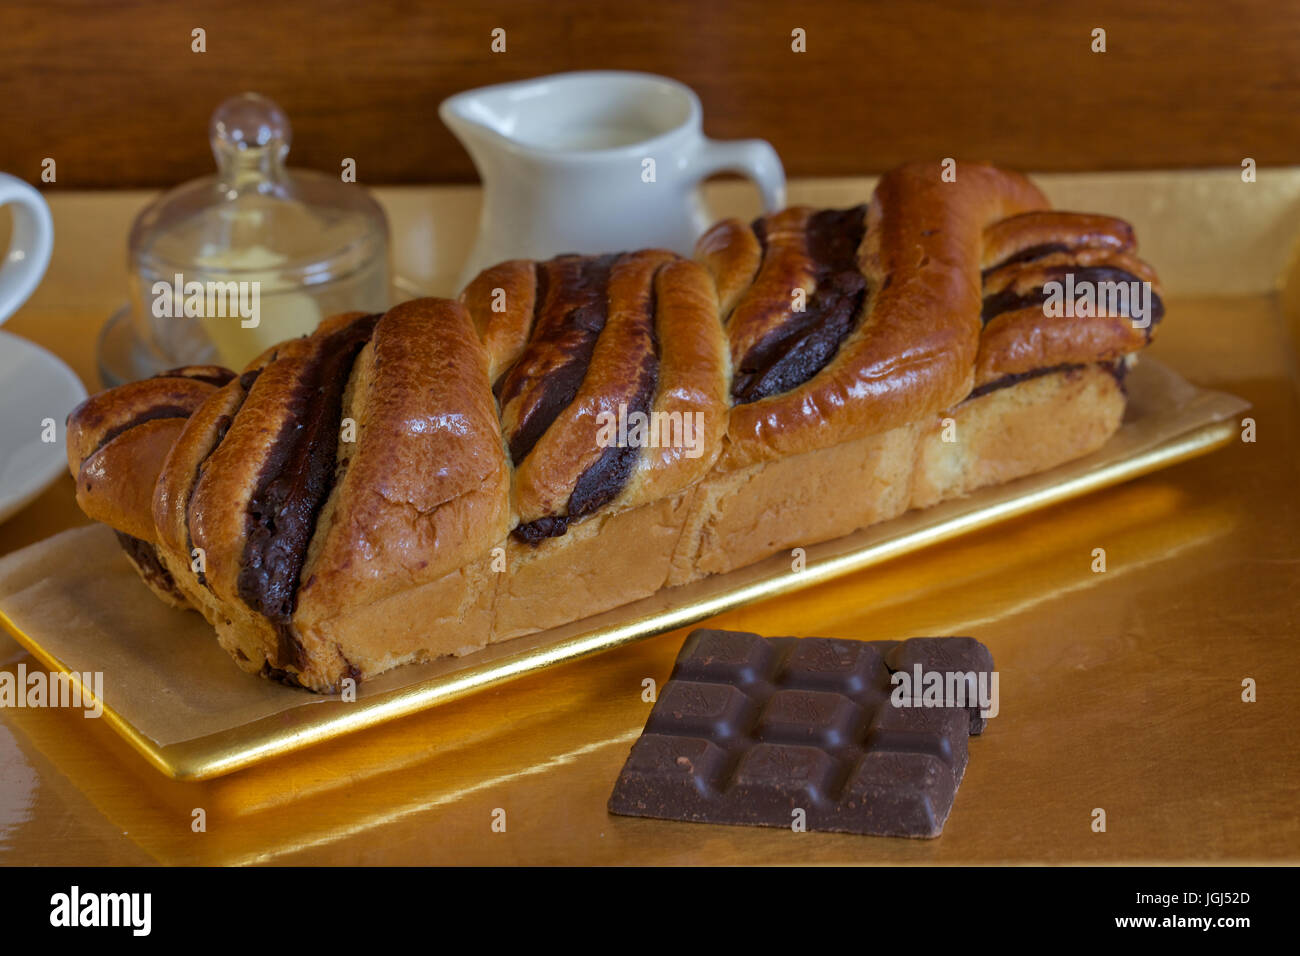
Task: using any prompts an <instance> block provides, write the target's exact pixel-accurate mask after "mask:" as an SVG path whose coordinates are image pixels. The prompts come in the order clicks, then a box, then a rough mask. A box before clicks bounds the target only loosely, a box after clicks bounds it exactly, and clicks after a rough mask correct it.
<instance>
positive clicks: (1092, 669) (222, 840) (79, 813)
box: [0, 189, 1300, 865]
mask: <svg viewBox="0 0 1300 956" xmlns="http://www.w3.org/2000/svg"><path fill="white" fill-rule="evenodd" d="M804 192H805V193H807V192H809V190H804ZM793 194H794V195H795V196H796V197H797V196H798V195H799V190H797V189H796V190H794V191H793ZM394 195H398V194H392V195H388V196H387V197H386V200H385V201H386V202H388V203H389V204H390V211H391V209H392V203H393V202H394V201H395V200H394ZM412 195H413V194H405V197H406V199H411V198H412ZM448 196H450V198H448ZM140 199H141V197H139V196H132V195H129V194H128V195H126V196H123V195H121V194H118V195H114V196H111V197H96V196H71V197H68V196H63V197H59V199H58V201H57V202H56V204H55V214H56V223H61V224H63V225H64V226H65V227H66V228H63V229H62V231H61V232H60V239H59V243H58V245H57V246H56V261H55V263H54V266H53V268H52V270H51V274H50V278H49V279H47V281H46V284H45V286H44V287H43V288H42V290H41V292H40V294H39V295H38V297H37V299H36V300H34V301H33V303H31V304H30V305H29V306H28V307H27V308H25V309H24V310H23V311H22V312H20V313H19V314H18V315H17V316H15V317H14V318H13V319H12V320H11V321H10V322H9V323H8V324H7V325H6V329H7V330H8V331H11V332H15V333H17V334H19V335H22V336H25V337H27V338H30V339H32V340H34V341H36V342H39V343H40V344H42V345H44V346H46V347H47V348H49V349H51V350H52V351H54V352H56V353H57V354H59V355H60V356H62V357H63V358H64V359H65V360H67V361H68V362H69V364H70V365H71V366H72V367H73V368H74V369H75V370H76V371H77V372H78V373H79V374H80V375H81V377H82V379H83V380H84V381H86V382H87V383H88V385H90V387H91V388H92V389H93V388H94V387H96V376H95V373H94V363H93V349H94V336H95V334H96V332H97V330H98V328H99V326H100V324H102V322H103V321H104V319H105V317H106V316H107V315H108V313H109V312H110V311H111V310H112V308H114V307H115V306H116V305H117V304H118V302H119V301H120V300H121V298H122V296H123V293H124V290H125V284H124V282H125V279H124V274H123V270H122V256H121V254H120V252H119V246H120V244H121V239H122V236H124V234H125V224H126V222H128V221H129V218H130V215H131V214H132V213H133V212H134V211H135V210H136V209H137V208H138V206H139V202H140ZM406 199H403V200H401V201H406ZM443 199H444V200H446V201H447V202H451V203H452V204H453V205H455V204H461V205H465V204H468V206H469V207H472V205H473V203H474V202H475V201H476V200H475V198H474V196H473V195H471V194H465V193H452V194H446V195H444V196H443ZM440 201H441V200H440ZM1157 264H1159V263H1157ZM1177 291H1178V290H1177V289H1175V294H1174V295H1173V297H1172V298H1171V301H1170V305H1169V313H1168V318H1167V320H1166V322H1165V323H1164V325H1163V326H1162V329H1161V334H1160V338H1159V340H1158V342H1157V344H1156V345H1155V346H1154V348H1153V350H1152V351H1153V354H1154V355H1156V356H1157V357H1159V358H1160V359H1162V360H1163V361H1165V362H1167V363H1169V364H1171V365H1172V366H1174V367H1175V368H1177V369H1178V370H1179V371H1181V372H1182V373H1183V374H1184V375H1186V376H1187V377H1189V378H1190V379H1192V380H1193V381H1195V382H1197V383H1198V384H1202V385H1208V386H1212V387H1215V388H1220V389H1223V390H1227V391H1232V392H1235V393H1236V394H1239V395H1241V396H1243V397H1245V398H1247V399H1249V400H1250V401H1251V402H1252V403H1253V405H1254V408H1253V410H1252V411H1251V412H1250V413H1249V414H1250V415H1251V416H1252V417H1253V418H1254V419H1255V420H1256V423H1257V435H1258V440H1257V441H1256V442H1254V443H1234V444H1233V445H1231V446H1229V447H1228V448H1226V449H1224V450H1221V451H1218V452H1216V453H1214V454H1213V455H1211V456H1209V457H1206V458H1202V459H1198V460H1195V461H1192V462H1189V463H1185V464H1182V465H1179V466H1177V467H1174V468H1172V469H1169V470H1167V471H1163V472H1160V473H1157V474H1154V475H1151V476H1148V477H1146V478H1143V479H1140V480H1138V481H1135V482H1132V483H1130V484H1128V485H1125V486H1122V487H1119V488H1116V489H1112V490H1109V491H1104V492H1100V493H1097V494H1094V495H1092V496H1090V497H1086V498H1083V499H1080V500H1077V501H1075V502H1072V503H1069V504H1066V505H1062V506H1058V507H1056V508H1053V509H1051V510H1049V511H1046V512H1042V513H1039V514H1035V515H1032V516H1029V517H1026V518H1023V519H1020V520H1017V521H1014V522H1011V523H1008V524H1005V525H1001V526H998V527H995V528H993V529H990V530H986V531H984V532H981V533H977V534H974V535H971V536H969V537H966V538H963V539H960V540H957V541H955V542H951V543H948V544H945V545H941V546H938V547H935V548H932V549H930V550H928V551H925V552H922V553H918V554H914V555H911V556H909V557H906V558H903V559H899V560H896V561H894V562H892V563H889V564H886V565H884V566H881V567H877V568H874V569H870V570H868V571H865V572H862V573H859V574H856V575H853V576H850V577H846V578H842V579H840V580H838V581H835V582H832V583H830V584H827V585H824V586H820V587H817V588H815V589H811V590H807V591H803V592H800V593H797V594H794V595H791V596H787V597H782V598H779V599H775V600H771V601H768V602H765V603H761V604H756V605H752V606H750V607H747V608H745V609H743V610H739V611H735V612H732V613H729V614H727V615H725V616H723V617H721V618H718V619H716V620H714V621H712V622H710V623H711V624H714V625H717V626H722V627H737V628H745V629H751V630H756V631H760V632H764V633H769V634H822V635H832V636H839V637H851V638H864V639H875V638H899V637H906V636H911V635H917V634H971V635H974V636H976V637H978V638H979V639H981V640H982V641H984V642H985V643H986V644H988V646H989V647H990V648H991V649H992V652H993V655H994V659H995V661H996V664H997V667H998V670H999V672H1000V675H1001V714H1000V715H999V716H998V717H997V718H996V719H995V720H993V721H992V722H991V724H990V727H989V729H988V730H987V731H986V732H985V734H984V735H983V736H982V737H980V738H976V739H974V740H972V743H971V748H970V753H971V761H970V766H969V768H968V770H967V772H966V777H965V780H964V781H963V783H962V785H961V789H960V791H959V793H958V795H957V800H956V804H955V806H954V809H953V812H952V815H951V816H950V818H949V820H948V823H947V827H946V829H945V831H944V835H943V836H942V837H941V838H940V839H938V840H933V841H905V840H889V839H874V838H861V837H853V836H842V835H828V834H817V833H803V834H800V833H792V832H787V831H784V830H762V829H749V828H738V827H714V826H700V825H689V824H676V823H665V822H657V821H649V820H638V819H625V818H618V817H613V816H610V815H608V814H607V813H606V811H605V801H606V799H607V798H608V796H609V792H610V788H611V786H612V785H613V782H614V778H615V776H616V775H617V773H618V770H619V768H620V766H621V765H622V762H623V760H624V758H625V757H626V755H627V751H628V748H629V746H630V745H631V743H632V741H633V739H635V737H636V735H637V733H638V732H639V731H640V729H641V727H642V725H643V723H644V721H645V718H646V714H647V712H648V710H649V706H650V705H649V704H647V703H645V702H643V701H642V700H641V682H642V680H643V679H644V678H646V677H653V678H655V679H656V680H657V681H659V682H662V681H663V680H664V679H666V678H667V676H668V673H669V670H670V669H671V665H672V661H673V658H674V656H675V654H676V653H677V650H678V648H679V647H680V645H681V642H682V639H683V638H684V636H685V634H684V632H675V633H670V634H665V635H662V636H659V637H656V638H652V639H649V640H646V641H643V642H641V643H639V644H636V645H632V646H630V647H626V648H623V649H619V650H616V651H612V652H609V653H606V654H602V655H599V656H597V657H594V658H589V659H587V660H585V661H580V662H577V663H573V664H569V665H566V666H563V667H560V668H557V669H555V670H553V671H550V672H547V673H543V674H540V675H536V676H532V677H529V678H525V679H521V680H519V681H516V682H514V683H512V684H508V685H505V686H502V687H499V688H497V689H493V690H489V691H487V692H484V693H481V694H479V695H477V696H474V697H471V698H467V699H463V700H460V701H457V702H454V703H451V704H449V705H446V706H442V707H439V708H436V709H434V710H432V711H428V712H425V713H423V714H421V715H417V716H414V717H410V718H406V719H404V720H401V721H398V722H396V723H393V724H390V725H387V726H384V727H380V728H377V729H373V730H371V731H368V732H364V733H361V734H357V735H354V736H352V737H350V738H347V739H343V740H340V741H336V742H333V743H330V744H327V745H323V746H320V747H317V748H314V749H309V750H307V751H303V752H301V753H300V754H297V755H294V756H290V757H287V758H284V759H280V760H276V761H272V762H270V763H267V764H263V765H261V766H259V767H255V768H253V769H251V770H248V771H244V772H241V773H238V774H234V775H232V776H229V777H225V778H221V779H217V780H213V781H209V782H206V783H198V784H195V783H176V782H172V781H168V780H166V779H164V778H163V777H161V776H160V775H159V774H157V773H156V772H154V771H153V770H152V769H150V768H149V767H148V766H147V765H146V764H145V763H144V762H143V760H141V759H140V758H139V757H138V756H136V755H135V754H134V752H133V751H131V750H130V749H129V748H128V747H127V746H126V745H125V744H124V743H123V742H122V741H120V740H119V739H118V738H117V737H116V736H115V734H114V733H113V732H112V730H111V729H110V728H109V727H108V726H106V725H105V724H104V723H103V722H101V721H94V720H85V719H83V718H82V717H81V715H80V714H79V713H78V712H73V711H61V710H33V709H7V710H0V863H7V864H14V863H41V864H54V863H62V864H77V865H94V864H148V863H164V864H245V863H286V864H323V863H328V864H338V863H349V864H379V863H393V864H421V863H498V864H510V863H631V864H648V863H741V862H765V863H772V862H832V861H834V862H861V863H882V862H889V863H913V862H944V863H954V862H1006V861H1010V862H1030V861H1052V862H1067V861H1089V862H1096V861H1133V862H1150V861H1266V860H1271V861H1282V860H1286V861H1296V860H1300V819H1298V816H1297V813H1296V805H1297V804H1296V794H1297V792H1298V790H1300V773H1298V771H1297V767H1298V764H1300V759H1298V758H1297V748H1296V727H1297V726H1300V695H1298V694H1297V690H1296V681H1297V679H1298V678H1300V642H1297V640H1296V637H1297V627H1298V623H1300V503H1298V501H1297V495H1296V490H1297V476H1298V474H1300V455H1298V452H1297V437H1298V436H1300V408H1298V406H1297V394H1298V392H1297V375H1296V364H1297V363H1296V359H1297V355H1296V351H1295V348H1294V344H1293V338H1292V337H1291V335H1290V333H1289V332H1288V322H1287V318H1286V315H1285V314H1284V309H1283V304H1282V303H1283V300H1284V297H1283V296H1280V295H1275V294H1270V293H1267V292H1261V293H1258V294H1252V295H1236V296H1233V297H1222V298H1214V297H1209V296H1205V295H1201V294H1195V295H1179V294H1177ZM84 521H85V519H84V518H83V516H82V515H81V513H80V512H79V511H78V509H77V508H76V505H75V503H74V500H73V486H72V481H71V479H70V478H67V477H64V478H61V479H60V480H59V481H58V482H57V483H56V484H55V485H53V486H52V487H51V488H50V489H48V490H47V491H46V492H45V493H44V494H42V495H41V496H40V497H39V498H38V499H36V500H35V502H33V503H32V504H31V505H30V506H29V507H27V508H26V509H24V510H23V511H22V512H20V513H19V514H18V515H16V516H14V517H13V518H12V519H11V520H9V521H8V522H6V523H5V524H3V525H0V553H4V552H8V551H11V550H13V549H16V548H19V547H22V546H24V545H26V544H29V543H31V542H33V541H36V540H39V539H40V538H42V537H45V536H46V535H49V534H51V533H53V532H55V531H58V530H60V529H62V528H66V527H69V526H72V525H76V524H81V523H84ZM1098 547H1103V548H1105V549H1106V552H1107V556H1108V570H1106V572H1105V573H1101V574H1097V573H1093V571H1092V570H1091V563H1092V551H1093V549H1094V548H1098ZM20 663H22V664H25V665H26V666H27V667H28V668H29V669H31V668H33V667H35V666H37V665H36V664H35V663H34V661H32V660H31V658H30V657H28V656H27V655H26V654H25V653H24V652H23V651H22V650H21V649H20V648H19V647H18V646H17V645H16V644H14V643H13V642H12V641H10V640H9V639H8V638H7V637H0V666H4V667H6V668H9V669H11V670H12V669H14V668H15V667H17V666H18V664H20ZM1245 678H1253V679H1254V681H1255V682H1256V685H1257V687H1258V700H1257V702H1254V703H1246V702H1243V701H1242V699H1241V695H1242V681H1243V679H1245ZM198 808H202V809H203V810H204V811H205V814H206V820H207V828H206V832H200V833H196V832H194V831H193V829H192V827H191V823H192V820H193V818H194V817H193V812H194V810H195V809H198ZM1095 808H1103V809H1104V810H1105V811H1106V819H1107V828H1106V832H1104V833H1097V832H1094V831H1093V828H1092V822H1093V811H1094V809H1095ZM498 809H503V810H504V811H505V813H506V830H505V832H504V833H501V832H494V830H493V828H492V822H493V814H494V811H496V810H498Z"/></svg>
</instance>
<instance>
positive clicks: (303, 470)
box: [237, 315, 380, 667]
mask: <svg viewBox="0 0 1300 956" xmlns="http://www.w3.org/2000/svg"><path fill="white" fill-rule="evenodd" d="M379 318H380V316H378V315H370V316H366V317H365V318H361V319H357V320H356V321H354V322H352V323H350V324H349V325H347V326H346V327H344V328H342V329H339V330H338V331H336V332H334V333H332V334H331V335H330V336H329V337H328V338H327V339H326V340H325V341H324V342H323V343H322V347H321V350H320V352H319V353H318V354H317V356H316V358H315V359H314V360H313V361H312V362H310V363H309V364H308V365H307V366H306V367H305V368H304V369H303V372H302V377H301V378H300V379H299V381H298V383H297V385H296V386H295V388H294V390H293V393H292V395H291V396H290V398H289V402H288V406H289V407H288V414H287V415H286V416H285V422H284V425H283V426H282V427H281V429H280V433H279V434H278V435H277V436H276V437H275V439H274V441H273V442H272V445H271V453H270V455H269V457H268V458H267V460H266V463H265V464H264V465H263V467H262V470H261V472H260V474H259V475H258V481H257V487H256V489H255V490H254V492H253V495H252V497H251V498H250V499H249V502H248V507H247V518H246V521H247V529H248V533H247V541H246V543H245V545H244V559H243V562H242V567H241V569H240V572H239V576H238V579H237V586H238V591H239V596H240V598H242V599H243V601H244V602H245V603H246V604H247V605H248V606H249V607H251V608H253V609H254V610H255V611H258V612H259V613H261V614H263V615H264V616H265V617H266V618H268V619H269V620H270V621H271V622H272V623H274V624H275V626H276V631H277V633H278V635H279V639H280V646H279V652H278V659H277V662H276V663H277V664H278V665H279V666H281V667H285V666H288V665H290V664H292V665H294V666H297V667H301V666H303V660H302V648H301V646H300V645H299V643H298V640H297V637H296V635H295V634H294V633H293V630H292V628H291V627H290V622H291V620H292V618H293V612H294V609H295V608H296V606H297V600H298V579H299V576H300V574H301V573H302V565H303V561H304V560H305V558H306V555H307V546H308V544H309V543H310V541H311V537H312V534H313V532H314V531H315V529H316V519H317V516H318V515H319V513H320V509H321V507H322V506H323V505H324V504H325V500H326V498H327V497H328V496H329V493H330V490H331V489H332V488H333V486H334V482H335V478H336V474H335V472H336V469H335V456H336V453H337V450H338V430H339V423H340V421H341V420H342V417H343V392H344V390H345V389H346V387H347V383H348V377H349V375H350V374H351V371H352V365H353V363H354V362H355V361H356V358H357V355H358V353H360V351H361V350H362V348H364V347H365V345H366V343H367V342H368V341H369V340H370V337H371V335H372V334H373V333H374V329H375V325H376V323H377V322H378V321H379Z"/></svg>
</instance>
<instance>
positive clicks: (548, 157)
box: [439, 70, 785, 287]
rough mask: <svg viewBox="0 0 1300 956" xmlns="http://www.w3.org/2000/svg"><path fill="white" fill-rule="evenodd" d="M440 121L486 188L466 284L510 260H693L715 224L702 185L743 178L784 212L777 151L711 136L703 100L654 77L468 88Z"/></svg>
mask: <svg viewBox="0 0 1300 956" xmlns="http://www.w3.org/2000/svg"><path fill="white" fill-rule="evenodd" d="M439 115H441V117H442V120H443V122H444V123H446V124H447V126H448V127H449V128H450V129H451V131H452V132H453V133H454V134H455V135H456V136H457V138H459V139H460V141H461V143H463V144H464V146H465V149H466V150H467V151H468V152H469V154H470V157H471V158H472V159H473V160H474V164H475V166H477V168H478V171H479V176H480V178H481V179H482V181H483V207H482V212H481V214H480V220H479V232H478V238H477V241H476V243H475V245H474V248H473V250H472V252H471V253H470V256H469V259H468V261H467V262H466V264H465V267H464V269H463V270H462V272H461V283H460V284H461V286H462V287H463V286H464V284H465V282H467V281H468V280H469V279H471V278H473V277H474V276H475V275H477V274H478V273H479V272H480V271H481V270H482V269H484V268H486V267H487V266H490V265H494V264H495V263H497V262H501V261H503V260H506V259H514V258H531V259H545V258H549V257H550V256H554V255H559V254H561V253H565V252H578V253H587V254H590V253H602V252H621V251H626V250H631V249H647V248H654V247H659V248H667V249H672V250H673V251H675V252H678V253H681V254H683V255H689V254H690V253H691V251H692V248H693V246H694V244H695V240H696V239H697V238H698V237H699V235H700V233H701V232H703V231H704V229H706V228H707V227H708V226H709V224H710V223H709V215H708V212H707V211H706V210H705V208H704V205H703V203H702V202H701V200H700V197H699V188H698V187H699V184H700V181H701V180H703V179H705V178H706V177H708V176H711V175H713V174H714V173H718V172H724V171H726V172H738V173H742V174H744V175H746V176H748V177H749V178H751V179H752V180H754V182H755V183H756V184H757V186H758V189H759V192H760V193H761V195H762V199H763V206H764V209H765V211H767V212H774V211H776V210H777V209H780V208H781V207H782V206H783V205H784V204H785V172H784V170H783V169H782V167H781V160H780V158H779V157H778V156H777V154H776V150H774V149H773V148H772V146H771V144H770V143H767V142H766V141H764V140H760V139H747V140H732V141H717V140H711V139H709V138H707V137H706V136H705V135H704V131H703V123H702V113H701V109H700V100H699V97H698V96H696V95H695V92H694V91H693V90H691V88H690V87H688V86H686V85H684V84H682V83H679V82H677V81H676V80H671V79H668V78H666V77H662V76H655V75H653V74H650V73H630V72H623V71H617V70H595V71H584V72H578V73H559V74H556V75H554V76H543V77H538V78H537V79H533V80H523V81H520V82H517V83H503V84H500V85H498V86H488V87H483V88H481V89H477V90H468V91H466V92H464V93H459V94H457V95H455V96H452V97H450V98H449V99H447V100H444V101H443V103H442V105H441V107H440V109H439Z"/></svg>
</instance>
